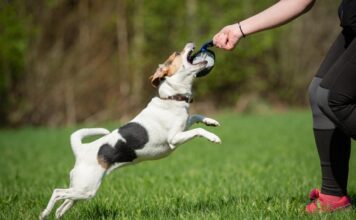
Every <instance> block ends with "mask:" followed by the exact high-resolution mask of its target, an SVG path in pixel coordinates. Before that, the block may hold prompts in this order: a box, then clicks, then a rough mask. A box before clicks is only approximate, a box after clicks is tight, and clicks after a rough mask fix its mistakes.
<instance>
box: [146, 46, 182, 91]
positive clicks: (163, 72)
mask: <svg viewBox="0 0 356 220" xmlns="http://www.w3.org/2000/svg"><path fill="white" fill-rule="evenodd" d="M178 55H179V53H177V52H174V53H172V54H171V55H170V56H169V57H168V59H167V60H166V61H165V62H164V63H163V64H160V65H159V66H158V69H157V70H156V72H155V73H154V74H153V75H152V76H150V78H149V79H150V80H151V83H152V85H153V87H157V86H159V83H160V82H161V80H162V79H164V77H166V76H172V75H173V74H174V73H175V72H176V70H177V67H176V66H175V65H172V64H173V61H174V59H175V58H176V57H177V56H178Z"/></svg>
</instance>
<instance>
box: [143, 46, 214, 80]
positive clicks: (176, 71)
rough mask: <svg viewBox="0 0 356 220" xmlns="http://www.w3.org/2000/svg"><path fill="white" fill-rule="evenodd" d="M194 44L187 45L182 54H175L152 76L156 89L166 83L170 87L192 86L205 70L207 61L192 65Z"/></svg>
mask: <svg viewBox="0 0 356 220" xmlns="http://www.w3.org/2000/svg"><path fill="white" fill-rule="evenodd" d="M194 48H195V46H194V44H193V43H187V44H186V45H185V47H184V49H183V50H182V51H181V52H174V53H173V54H172V55H171V56H169V58H168V59H167V60H166V61H165V62H164V63H163V64H160V65H159V67H158V68H157V70H156V72H155V73H154V74H153V75H152V76H150V80H151V83H152V85H153V86H154V87H159V86H161V85H163V84H165V83H168V84H170V85H176V84H180V85H181V84H187V86H188V85H189V86H190V85H191V84H192V82H193V79H194V78H195V77H196V74H197V73H198V72H199V71H201V70H202V69H204V68H205V67H206V65H207V61H205V60H204V61H202V62H199V63H196V64H192V61H191V60H192V59H191V55H192V54H193V51H194Z"/></svg>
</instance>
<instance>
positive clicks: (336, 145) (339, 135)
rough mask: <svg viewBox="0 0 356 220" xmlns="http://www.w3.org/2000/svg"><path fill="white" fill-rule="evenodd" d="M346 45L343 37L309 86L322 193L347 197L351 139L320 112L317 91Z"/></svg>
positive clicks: (340, 37) (332, 49) (336, 42)
mask: <svg viewBox="0 0 356 220" xmlns="http://www.w3.org/2000/svg"><path fill="white" fill-rule="evenodd" d="M347 46H348V42H347V40H346V39H345V38H344V36H343V35H342V34H340V35H339V36H338V38H337V39H336V41H335V43H334V44H333V45H332V47H331V48H330V50H329V52H328V54H327V56H326V57H325V60H324V61H323V63H322V64H321V66H320V68H319V70H318V72H317V74H316V76H315V78H314V79H313V81H312V83H311V84H310V87H309V96H310V104H311V108H312V113H313V129H314V137H315V142H316V146H317V149H318V153H319V158H320V164H321V172H322V187H321V192H322V193H324V194H327V195H335V196H343V195H346V194H347V179H348V163H349V157H350V138H349V137H348V136H347V135H345V134H344V132H343V131H342V130H341V129H339V128H337V126H336V125H335V123H334V122H333V121H332V120H330V119H329V118H328V117H327V116H326V115H325V114H324V113H323V112H322V111H321V109H320V108H319V105H318V96H317V91H318V90H319V88H320V83H321V82H322V80H323V78H324V77H325V76H326V75H328V74H330V69H332V67H333V66H334V65H336V63H337V62H339V59H340V57H342V55H343V54H344V52H345V51H346V48H347Z"/></svg>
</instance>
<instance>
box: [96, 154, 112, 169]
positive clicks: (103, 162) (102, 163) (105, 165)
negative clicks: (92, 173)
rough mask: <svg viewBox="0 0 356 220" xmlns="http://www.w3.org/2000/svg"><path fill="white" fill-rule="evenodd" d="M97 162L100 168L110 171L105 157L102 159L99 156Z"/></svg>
mask: <svg viewBox="0 0 356 220" xmlns="http://www.w3.org/2000/svg"><path fill="white" fill-rule="evenodd" d="M97 160H98V163H99V164H100V166H101V167H102V168H104V169H105V170H107V169H109V167H110V164H109V163H108V162H107V161H106V160H105V159H104V157H102V156H100V155H99V156H98V157H97Z"/></svg>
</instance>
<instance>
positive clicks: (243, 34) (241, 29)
mask: <svg viewBox="0 0 356 220" xmlns="http://www.w3.org/2000/svg"><path fill="white" fill-rule="evenodd" d="M236 24H237V28H238V31H239V32H240V35H241V37H242V38H245V37H246V34H245V32H244V30H243V28H242V25H241V23H240V22H237V23H236ZM241 37H240V38H241Z"/></svg>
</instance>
